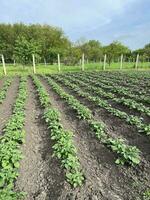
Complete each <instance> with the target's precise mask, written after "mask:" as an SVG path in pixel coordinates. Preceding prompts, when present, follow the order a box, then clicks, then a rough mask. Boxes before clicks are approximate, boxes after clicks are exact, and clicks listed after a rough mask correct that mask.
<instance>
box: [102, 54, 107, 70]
mask: <svg viewBox="0 0 150 200" xmlns="http://www.w3.org/2000/svg"><path fill="white" fill-rule="evenodd" d="M106 59H107V56H106V54H105V55H104V66H103V70H105V69H106Z"/></svg>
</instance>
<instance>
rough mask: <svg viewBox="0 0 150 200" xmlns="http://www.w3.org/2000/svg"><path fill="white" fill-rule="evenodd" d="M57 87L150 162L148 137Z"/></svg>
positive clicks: (92, 104)
mask: <svg viewBox="0 0 150 200" xmlns="http://www.w3.org/2000/svg"><path fill="white" fill-rule="evenodd" d="M59 85H60V86H62V87H63V89H65V91H66V92H68V93H69V94H71V95H73V96H75V98H77V99H78V100H79V101H81V103H83V104H84V105H85V106H87V107H88V108H89V109H90V110H92V112H93V115H94V116H95V119H97V120H101V121H103V122H104V123H105V124H106V126H107V129H108V130H109V132H110V133H111V132H112V133H113V134H114V136H116V137H122V138H125V139H126V140H127V141H128V143H129V144H131V145H135V146H137V147H138V148H139V149H140V150H141V151H142V154H143V156H144V158H146V160H147V161H148V162H150V148H149V144H150V137H149V136H146V135H144V134H140V133H139V132H138V130H137V128H136V127H135V126H133V125H129V124H128V123H127V122H126V121H125V120H122V119H119V118H118V117H116V116H114V115H112V114H110V113H109V112H108V111H107V110H105V109H103V108H100V107H99V106H97V105H96V104H95V103H93V102H90V101H88V100H87V99H85V98H83V97H80V96H79V95H77V94H76V93H74V92H72V91H71V90H70V89H69V88H68V87H66V86H64V85H63V84H60V83H59ZM124 112H126V110H124Z"/></svg>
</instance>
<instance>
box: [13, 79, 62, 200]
mask: <svg viewBox="0 0 150 200" xmlns="http://www.w3.org/2000/svg"><path fill="white" fill-rule="evenodd" d="M39 105H40V104H39V102H38V100H37V95H36V92H35V88H34V86H33V83H32V81H31V79H28V99H27V104H26V122H25V131H26V138H25V144H24V145H23V146H22V151H23V155H24V158H23V159H22V161H21V166H20V170H19V177H18V180H17V182H16V189H17V190H20V191H24V192H27V194H28V195H27V197H26V198H25V200H55V199H57V198H58V196H59V195H60V193H61V190H63V188H64V186H63V185H64V173H63V171H62V170H61V167H60V163H59V162H58V160H57V159H55V158H53V157H52V148H51V147H52V145H53V143H52V141H51V140H50V133H49V131H48V129H47V126H46V124H45V123H44V122H43V120H42V113H43V110H42V109H40V107H39Z"/></svg>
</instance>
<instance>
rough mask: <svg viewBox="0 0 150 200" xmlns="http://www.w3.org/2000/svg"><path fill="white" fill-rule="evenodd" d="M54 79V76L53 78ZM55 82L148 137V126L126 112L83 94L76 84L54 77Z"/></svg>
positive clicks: (149, 133) (149, 131) (95, 97)
mask: <svg viewBox="0 0 150 200" xmlns="http://www.w3.org/2000/svg"><path fill="white" fill-rule="evenodd" d="M53 77H54V76H53ZM56 79H57V80H59V81H60V82H62V83H63V84H65V85H66V86H68V87H70V88H71V89H72V90H73V91H75V92H76V93H77V94H78V95H79V96H82V97H85V98H87V99H88V100H89V101H91V102H94V103H96V104H97V105H98V106H100V107H102V108H104V109H106V110H107V111H108V112H110V113H112V114H113V115H114V116H116V117H119V118H120V119H124V120H125V121H126V122H127V123H129V124H131V125H135V126H136V127H137V128H138V131H139V132H142V133H145V134H146V135H150V125H147V124H144V123H143V121H142V120H141V119H140V118H139V117H137V116H134V115H128V114H127V113H126V112H123V111H120V110H118V109H115V108H112V107H111V105H110V104H109V103H108V102H107V101H106V100H103V99H100V98H99V97H97V96H91V95H90V93H88V92H84V91H83V90H81V88H80V87H78V86H77V85H76V84H72V83H71V82H69V81H68V80H65V79H64V78H61V77H58V76H57V77H56Z"/></svg>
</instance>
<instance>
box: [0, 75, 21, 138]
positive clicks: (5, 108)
mask: <svg viewBox="0 0 150 200" xmlns="http://www.w3.org/2000/svg"><path fill="white" fill-rule="evenodd" d="M18 87H19V78H18V77H16V78H14V79H13V81H12V83H11V85H10V87H9V88H8V91H7V94H6V98H5V99H4V101H3V103H2V104H0V122H1V123H0V135H1V134H2V130H3V128H4V126H5V124H6V122H7V121H8V119H9V116H10V115H11V114H12V106H13V104H14V103H15V100H16V97H17V91H18Z"/></svg>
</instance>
